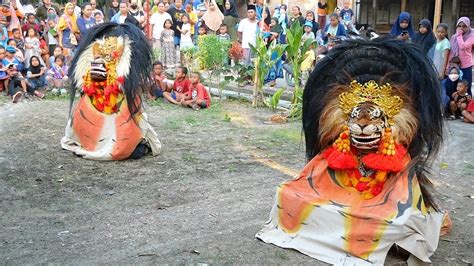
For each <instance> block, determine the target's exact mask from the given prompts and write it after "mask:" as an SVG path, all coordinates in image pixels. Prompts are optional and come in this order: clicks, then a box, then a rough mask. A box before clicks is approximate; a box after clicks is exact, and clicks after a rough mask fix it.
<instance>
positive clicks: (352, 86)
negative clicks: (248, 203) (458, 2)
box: [256, 39, 449, 265]
mask: <svg viewBox="0 0 474 266" xmlns="http://www.w3.org/2000/svg"><path fill="white" fill-rule="evenodd" d="M439 92H440V89H439V82H438V80H437V79H436V73H435V72H434V71H433V68H432V66H431V64H430V61H429V60H428V58H427V57H426V56H424V53H423V52H422V51H421V50H420V49H419V48H417V47H415V46H414V45H411V44H406V43H403V42H401V41H397V40H381V39H378V40H374V41H365V40H354V41H347V42H345V43H343V44H341V45H339V46H337V47H335V48H333V49H332V50H331V51H330V53H329V54H328V55H327V56H326V57H325V58H324V59H322V61H321V62H319V63H318V64H317V65H316V69H315V70H314V72H313V73H312V74H311V76H310V78H309V80H308V82H307V85H306V88H305V91H304V96H303V128H304V133H305V139H306V152H307V157H308V158H309V159H310V161H309V163H308V164H307V165H306V166H305V168H304V169H303V171H302V172H301V174H300V176H299V177H298V178H296V179H294V180H291V181H288V182H285V183H283V184H281V185H280V186H279V187H278V189H277V194H276V203H275V205H274V206H273V209H272V212H271V215H270V220H269V221H268V222H267V224H266V225H265V227H264V228H263V229H262V230H261V231H260V232H259V233H257V235H256V237H257V238H259V239H261V240H263V241H264V242H267V243H273V244H275V245H278V246H280V247H284V248H292V249H296V250H298V251H300V252H302V253H304V254H307V255H309V256H311V257H314V258H317V259H319V260H321V261H324V262H327V263H332V264H337V265H341V264H344V265H346V264H351V265H365V264H368V265H370V264H377V265H378V264H383V263H384V260H385V258H386V255H387V252H388V251H389V249H390V248H391V247H392V246H393V245H394V244H396V245H398V247H401V248H402V249H405V250H406V251H408V252H409V253H410V254H411V256H410V258H409V260H413V261H417V260H421V261H424V262H429V261H430V260H429V257H430V256H431V255H432V254H433V253H434V251H435V250H436V247H437V245H438V239H439V236H440V229H441V226H442V224H443V221H446V222H449V217H445V220H443V213H442V212H440V211H439V208H438V207H437V205H436V204H435V202H434V201H433V198H432V196H431V194H430V192H429V189H430V184H431V183H430V182H429V180H428V178H427V177H426V175H425V174H426V169H427V164H428V162H429V161H430V160H431V159H432V157H433V156H434V155H435V154H436V153H437V151H438V148H439V147H440V144H441V141H442V119H441V111H440V108H439V103H440V95H439Z"/></svg>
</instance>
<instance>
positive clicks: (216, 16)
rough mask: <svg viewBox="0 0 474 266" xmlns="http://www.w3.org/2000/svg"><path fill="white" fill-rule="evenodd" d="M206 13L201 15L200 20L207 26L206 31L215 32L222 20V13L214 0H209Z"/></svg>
mask: <svg viewBox="0 0 474 266" xmlns="http://www.w3.org/2000/svg"><path fill="white" fill-rule="evenodd" d="M208 5H209V6H208V8H207V11H206V13H204V15H203V16H202V21H203V22H204V24H205V25H206V27H207V28H208V32H209V31H212V32H213V33H215V32H216V31H217V30H218V29H219V27H220V26H221V25H222V21H223V20H224V14H222V12H221V11H220V10H219V7H218V6H217V3H216V0H211V1H209V4H208Z"/></svg>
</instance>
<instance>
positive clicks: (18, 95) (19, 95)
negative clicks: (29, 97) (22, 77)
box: [12, 91, 23, 103]
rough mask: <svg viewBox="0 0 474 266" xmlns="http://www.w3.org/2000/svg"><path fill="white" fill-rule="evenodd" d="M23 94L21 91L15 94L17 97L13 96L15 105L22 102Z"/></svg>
mask: <svg viewBox="0 0 474 266" xmlns="http://www.w3.org/2000/svg"><path fill="white" fill-rule="evenodd" d="M22 94H23V93H21V92H20V91H19V92H17V93H15V95H13V97H12V102H13V103H17V102H18V100H20V98H21V95H22Z"/></svg>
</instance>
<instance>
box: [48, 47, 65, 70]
mask: <svg viewBox="0 0 474 266" xmlns="http://www.w3.org/2000/svg"><path fill="white" fill-rule="evenodd" d="M58 55H64V54H63V48H61V46H56V47H55V48H54V50H53V56H51V57H49V68H52V67H53V66H54V61H55V60H56V56H58Z"/></svg>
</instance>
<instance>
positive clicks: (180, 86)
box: [163, 67, 191, 105]
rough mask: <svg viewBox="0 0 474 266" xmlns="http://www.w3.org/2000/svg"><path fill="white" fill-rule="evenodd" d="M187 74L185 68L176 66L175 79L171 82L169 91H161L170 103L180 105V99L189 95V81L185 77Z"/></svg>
mask: <svg viewBox="0 0 474 266" xmlns="http://www.w3.org/2000/svg"><path fill="white" fill-rule="evenodd" d="M187 74H188V69H187V68H185V67H178V68H176V79H175V80H174V83H173V89H172V90H171V92H167V91H165V92H163V97H164V98H165V99H166V100H168V101H169V102H170V103H173V104H176V105H181V100H182V99H186V98H187V97H189V93H190V91H189V90H190V85H191V82H189V79H187V78H186V75H187Z"/></svg>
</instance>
